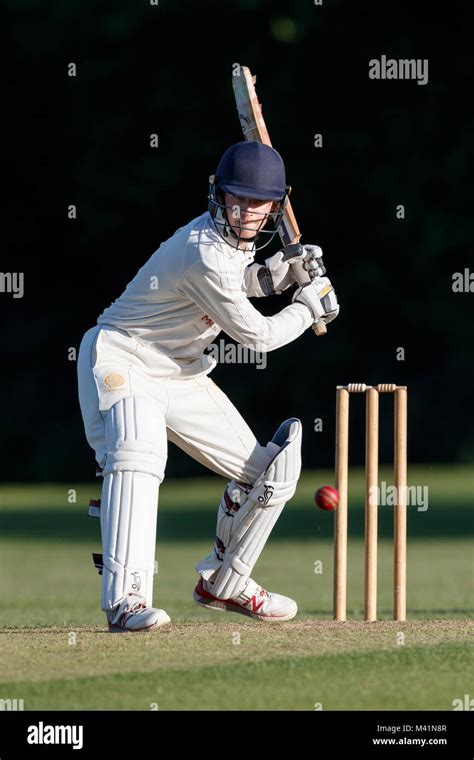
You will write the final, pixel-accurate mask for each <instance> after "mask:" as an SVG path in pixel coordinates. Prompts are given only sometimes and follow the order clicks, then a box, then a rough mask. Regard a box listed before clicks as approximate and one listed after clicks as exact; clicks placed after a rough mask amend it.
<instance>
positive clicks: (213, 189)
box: [207, 174, 291, 251]
mask: <svg viewBox="0 0 474 760" xmlns="http://www.w3.org/2000/svg"><path fill="white" fill-rule="evenodd" d="M290 192H291V187H290V186H289V185H288V186H287V187H286V192H285V195H284V196H283V198H282V199H281V200H280V201H275V203H276V204H277V209H276V211H271V212H270V213H266V214H263V213H261V212H259V211H252V214H255V215H259V216H261V217H262V221H261V222H260V225H259V226H258V228H257V229H256V230H255V229H253V228H251V227H245V225H243V224H242V223H241V220H240V217H239V216H238V214H236V213H235V207H234V206H226V205H225V203H223V202H222V197H221V196H222V195H223V193H222V191H221V190H220V189H219V188H218V187H217V186H216V184H215V176H214V174H211V176H210V177H209V193H208V196H207V198H208V201H209V205H208V208H209V213H210V215H211V219H212V221H213V224H214V228H215V230H216V232H217V233H218V235H219V236H220V237H221V238H222V240H223V241H224V242H225V243H229V242H230V241H229V237H230V238H231V240H232V241H233V242H230V245H235V247H236V248H241V243H244V244H245V243H252V244H253V245H254V247H255V250H256V251H260V250H262V248H266V246H267V245H269V243H271V242H272V240H273V238H274V237H275V235H276V234H277V233H278V226H279V224H280V222H281V219H282V217H283V213H284V211H285V207H286V205H287V203H288V196H289V194H290ZM237 208H238V207H237ZM227 212H229V217H230V218H231V219H232V221H233V226H231V225H230V224H229V221H228V216H227ZM267 219H270V221H271V222H272V225H273V229H270V230H264V229H262V228H263V226H264V224H265V222H266V221H267ZM234 228H237V229H234ZM245 230H249V231H251V232H252V233H253V236H252V237H251V238H243V237H242V231H245ZM261 236H264V237H263V238H262V240H265V242H263V243H262V244H261V245H257V240H258V238H260V237H261Z"/></svg>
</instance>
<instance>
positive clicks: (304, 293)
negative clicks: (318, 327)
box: [292, 276, 339, 324]
mask: <svg viewBox="0 0 474 760" xmlns="http://www.w3.org/2000/svg"><path fill="white" fill-rule="evenodd" d="M292 301H293V303H304V305H305V306H307V307H308V309H309V310H310V312H311V314H312V315H313V319H314V322H319V320H320V319H322V320H323V322H324V323H325V324H328V323H329V322H332V321H333V319H336V317H337V315H338V314H339V304H338V302H337V297H336V294H335V292H334V288H333V286H332V285H331V282H330V280H329V279H328V278H327V277H317V276H316V277H314V278H313V279H312V280H311V282H308V283H306V285H302V287H300V288H298V289H297V290H295V292H294V294H293V298H292Z"/></svg>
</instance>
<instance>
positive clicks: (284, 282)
mask: <svg viewBox="0 0 474 760" xmlns="http://www.w3.org/2000/svg"><path fill="white" fill-rule="evenodd" d="M298 246H299V247H300V248H303V250H304V253H302V254H301V259H300V260H301V263H302V265H303V269H305V270H306V271H307V272H308V274H309V276H310V277H311V279H313V278H314V277H322V275H324V274H326V270H325V268H324V263H323V258H322V257H323V252H322V250H321V248H320V247H319V245H310V244H308V245H301V246H300V244H297V246H296V247H298ZM285 258H288V252H285V251H284V250H282V251H278V253H275V254H274V255H273V256H270V257H269V258H268V259H266V260H265V266H266V268H267V269H268V272H269V274H270V277H271V279H272V283H273V290H274V291H275V293H281V292H282V291H283V290H286V289H287V288H289V287H290V285H294V284H295V283H296V279H295V276H294V274H293V269H292V267H291V266H290V264H289V263H288V262H287V261H285Z"/></svg>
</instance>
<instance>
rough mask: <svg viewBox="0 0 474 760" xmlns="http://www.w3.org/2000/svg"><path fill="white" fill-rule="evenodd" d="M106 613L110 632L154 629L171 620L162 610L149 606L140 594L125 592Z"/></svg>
mask: <svg viewBox="0 0 474 760" xmlns="http://www.w3.org/2000/svg"><path fill="white" fill-rule="evenodd" d="M106 615H107V620H108V623H109V632H110V633H127V632H139V633H141V632H146V631H154V630H155V629H156V628H160V626H162V625H166V623H170V622H171V619H170V618H169V616H168V615H167V614H166V612H165V611H164V610H157V609H155V607H150V606H149V605H148V604H147V603H146V601H145V598H144V597H143V596H142V595H141V594H127V595H126V596H125V597H124V598H123V599H122V601H121V602H120V604H119V605H117V607H115V608H114V609H113V610H110V611H109V612H107V613H106Z"/></svg>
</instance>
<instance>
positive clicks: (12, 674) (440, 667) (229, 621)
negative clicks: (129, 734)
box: [0, 466, 474, 710]
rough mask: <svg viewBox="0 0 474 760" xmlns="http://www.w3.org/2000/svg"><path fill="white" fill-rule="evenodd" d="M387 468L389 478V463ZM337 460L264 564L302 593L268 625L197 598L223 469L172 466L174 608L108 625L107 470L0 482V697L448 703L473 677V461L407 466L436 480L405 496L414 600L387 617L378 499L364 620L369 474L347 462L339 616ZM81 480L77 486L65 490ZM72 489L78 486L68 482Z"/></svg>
mask: <svg viewBox="0 0 474 760" xmlns="http://www.w3.org/2000/svg"><path fill="white" fill-rule="evenodd" d="M381 478H382V479H384V478H385V479H386V480H387V481H388V482H390V474H389V471H384V470H382V472H381ZM331 482H332V473H329V472H323V471H318V472H316V471H312V472H308V471H306V472H305V473H304V474H303V476H302V478H301V480H300V483H299V485H298V490H297V492H296V494H295V497H294V498H293V499H292V500H291V502H290V503H289V504H288V505H287V507H286V508H285V510H284V512H283V514H282V516H281V518H280V520H279V522H278V524H277V526H276V529H275V531H274V533H273V535H272V537H271V539H270V541H269V542H268V544H267V547H266V548H265V551H264V553H263V555H262V556H261V558H260V560H259V562H258V563H257V566H256V568H255V570H254V572H253V574H252V575H253V577H254V578H255V579H256V580H257V581H258V582H259V583H261V584H262V585H264V586H265V587H266V588H268V589H269V590H270V591H272V590H273V591H278V592H279V593H283V594H287V595H289V596H292V597H293V598H295V599H296V600H297V602H298V606H299V613H298V615H297V617H296V618H295V620H294V621H290V622H287V623H281V624H277V625H264V624H261V623H257V622H254V621H251V620H248V619H247V618H244V617H243V616H240V615H235V614H231V613H217V612H213V611H210V610H205V609H201V608H199V607H197V606H196V605H194V603H193V601H192V598H191V597H192V590H193V588H194V585H195V583H196V580H197V574H196V573H195V571H194V565H195V564H196V562H197V561H198V560H199V559H200V558H201V557H202V556H203V555H204V554H206V553H207V552H208V551H209V550H210V547H211V545H212V540H213V536H214V529H215V518H216V509H217V504H218V501H219V498H220V495H221V493H222V489H223V486H224V485H225V481H223V480H221V479H220V478H218V477H215V478H210V479H203V480H193V481H186V480H181V481H177V482H174V481H171V480H170V481H167V480H165V482H164V484H163V486H162V489H161V493H160V511H159V518H158V541H157V560H158V571H159V572H158V574H157V577H156V584H155V604H156V605H157V606H160V607H163V608H164V609H166V611H167V612H168V613H169V615H170V616H171V619H172V624H171V625H169V626H166V627H164V628H163V629H161V630H160V631H158V632H156V633H154V634H145V635H138V636H137V635H114V636H112V635H110V634H108V633H107V632H106V628H105V625H104V621H105V617H104V615H103V613H102V612H101V611H100V609H99V590H100V578H99V576H98V575H97V573H96V572H95V570H94V568H93V565H92V562H91V559H90V552H91V551H99V550H100V543H99V524H98V521H96V520H92V519H89V518H87V503H88V500H89V498H90V497H98V496H99V491H100V484H99V483H94V484H92V485H91V486H90V487H84V486H80V487H77V488H75V487H74V486H73V485H72V486H69V485H51V486H45V485H41V486H22V487H20V486H3V487H1V488H0V570H1V589H2V593H1V598H0V604H1V609H2V627H1V628H0V667H1V676H0V679H1V680H0V699H15V698H16V699H23V700H24V706H25V709H26V710H33V709H53V710H58V709H105V710H109V709H110V710H114V709H134V710H150V709H159V710H168V709H192V710H200V709H270V710H272V709H277V710H278V709H290V710H291V709H297V710H314V709H319V708H322V709H323V710H334V709H336V710H337V709H344V710H347V709H371V710H374V709H422V710H423V709H440V710H450V709H452V703H453V700H455V699H458V698H463V696H464V695H465V694H471V695H472V693H473V691H474V689H473V684H472V678H471V675H470V674H471V673H472V669H473V667H472V666H473V663H472V659H473V657H472V645H471V642H472V632H473V624H472V607H473V604H472V591H473V583H472V581H473V549H472V535H473V533H474V526H473V519H472V508H471V504H472V492H473V488H472V474H471V470H470V468H467V467H465V468H464V467H455V468H453V467H451V468H448V467H444V468H441V467H438V466H437V467H431V468H411V469H410V472H409V482H410V483H414V484H419V485H428V487H429V506H428V509H427V510H426V511H419V510H417V508H416V506H412V507H410V508H409V522H408V524H409V542H408V616H409V620H408V621H407V622H406V623H395V622H393V621H391V620H390V618H391V602H392V597H391V575H392V541H391V540H390V536H391V530H392V518H393V515H392V511H391V509H390V508H389V507H381V508H380V520H379V522H380V535H381V539H380V542H379V616H380V618H381V620H380V621H379V622H377V623H373V624H365V623H363V622H361V621H362V607H363V599H362V593H363V508H362V493H363V474H362V472H361V471H358V470H354V471H351V490H352V494H353V498H352V499H351V503H350V522H349V533H350V536H351V539H350V543H349V588H348V607H349V614H350V617H351V618H353V620H352V621H351V622H348V623H345V624H339V623H334V622H332V620H331V615H332V612H331V607H332V548H333V547H332V528H333V516H332V515H331V514H330V513H323V512H321V511H319V510H318V509H317V508H316V507H315V506H314V503H313V493H314V490H315V489H316V488H317V487H319V486H320V485H323V484H325V483H331ZM70 489H74V490H75V492H76V493H75V498H76V501H75V502H74V501H72V502H69V501H68V497H69V498H71V491H70ZM72 497H74V494H72Z"/></svg>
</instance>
